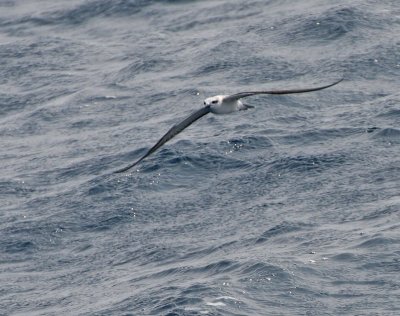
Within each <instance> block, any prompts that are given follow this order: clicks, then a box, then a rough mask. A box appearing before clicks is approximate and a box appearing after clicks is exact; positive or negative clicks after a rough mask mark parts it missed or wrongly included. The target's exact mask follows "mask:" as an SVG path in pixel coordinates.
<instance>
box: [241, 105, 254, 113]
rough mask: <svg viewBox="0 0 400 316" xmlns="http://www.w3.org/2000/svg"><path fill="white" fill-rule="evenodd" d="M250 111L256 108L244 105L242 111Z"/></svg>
mask: <svg viewBox="0 0 400 316" xmlns="http://www.w3.org/2000/svg"><path fill="white" fill-rule="evenodd" d="M248 109H254V106H252V105H248V104H244V103H243V108H242V109H241V110H243V111H246V110H248Z"/></svg>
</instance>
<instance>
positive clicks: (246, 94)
mask: <svg viewBox="0 0 400 316" xmlns="http://www.w3.org/2000/svg"><path fill="white" fill-rule="evenodd" d="M342 80H343V78H342V79H340V80H338V81H336V82H334V83H331V84H329V85H326V86H322V87H315V88H307V89H292V90H263V91H249V92H240V93H236V94H231V95H229V96H227V97H225V98H224V101H236V100H239V99H241V98H245V97H249V96H252V95H256V94H291V93H304V92H311V91H318V90H323V89H326V88H329V87H332V86H334V85H336V84H338V83H339V82H341V81H342Z"/></svg>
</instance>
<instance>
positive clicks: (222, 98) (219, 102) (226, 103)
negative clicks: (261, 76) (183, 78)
mask: <svg viewBox="0 0 400 316" xmlns="http://www.w3.org/2000/svg"><path fill="white" fill-rule="evenodd" d="M342 80H343V79H340V80H338V81H336V82H334V83H332V84H329V85H326V86H321V87H316V88H307V89H292V90H262V91H250V92H240V93H236V94H231V95H216V96H213V97H209V98H207V99H205V100H204V107H202V108H200V109H199V110H197V111H196V112H194V113H192V114H191V115H189V116H188V117H187V118H186V119H184V120H183V121H182V122H180V123H178V124H175V125H174V126H172V127H171V129H170V130H169V131H168V132H167V133H166V134H165V135H164V136H163V137H162V138H161V139H160V140H159V141H158V142H157V143H156V144H155V145H154V146H153V147H151V148H150V149H149V150H148V151H147V152H146V154H145V155H144V156H142V157H141V158H139V160H137V161H136V162H134V163H133V164H131V165H129V166H127V167H125V168H122V169H120V170H117V171H115V173H119V172H125V171H127V170H129V169H131V168H132V167H134V166H136V165H137V164H138V163H139V162H141V161H142V160H143V159H145V158H146V157H148V156H149V155H151V154H152V153H153V152H155V151H156V150H157V149H158V148H160V147H161V146H162V145H164V144H165V143H166V142H168V141H169V140H170V139H172V138H173V137H174V136H176V135H178V134H179V133H180V132H182V131H183V130H184V129H185V128H187V127H188V126H189V125H191V124H192V123H194V122H195V121H197V120H198V119H200V118H201V117H203V116H204V115H206V114H208V113H213V114H229V113H233V112H237V111H242V110H247V109H249V108H253V106H249V105H246V104H244V103H242V101H241V100H240V99H242V98H245V97H249V96H252V95H257V94H292V93H304V92H312V91H318V90H323V89H326V88H329V87H332V86H334V85H336V84H338V83H339V82H341V81H342Z"/></svg>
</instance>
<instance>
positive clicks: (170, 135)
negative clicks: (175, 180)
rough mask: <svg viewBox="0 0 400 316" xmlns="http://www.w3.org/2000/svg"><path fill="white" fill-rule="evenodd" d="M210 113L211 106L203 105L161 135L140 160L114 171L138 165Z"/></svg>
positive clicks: (123, 170)
mask: <svg viewBox="0 0 400 316" xmlns="http://www.w3.org/2000/svg"><path fill="white" fill-rule="evenodd" d="M208 113H210V106H206V107H203V108H201V109H200V110H197V111H196V112H194V113H192V114H191V115H189V116H188V117H187V118H186V119H184V120H183V121H182V122H180V123H178V124H175V125H174V126H172V127H171V129H170V130H169V131H168V132H167V133H166V134H165V135H164V136H163V137H161V139H160V140H159V141H158V142H157V143H156V144H155V145H154V146H153V147H151V148H150V149H149V150H148V151H147V153H146V154H145V155H144V156H142V157H141V158H140V159H139V160H137V161H136V162H134V163H133V164H131V165H129V166H127V167H125V168H122V169H119V170H117V171H114V173H120V172H125V171H127V170H129V169H131V168H132V167H134V166H136V165H137V164H138V163H139V162H141V161H142V160H143V159H145V158H146V157H148V156H150V155H151V154H152V153H153V152H155V151H156V150H157V149H158V148H160V147H161V146H162V145H164V144H165V143H166V142H168V141H169V140H171V139H172V138H173V137H175V136H176V135H178V134H179V133H180V132H182V131H183V130H184V129H185V128H186V127H188V126H189V125H191V124H192V123H194V122H196V121H197V120H198V119H200V118H201V117H203V116H204V115H206V114H208Z"/></svg>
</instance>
